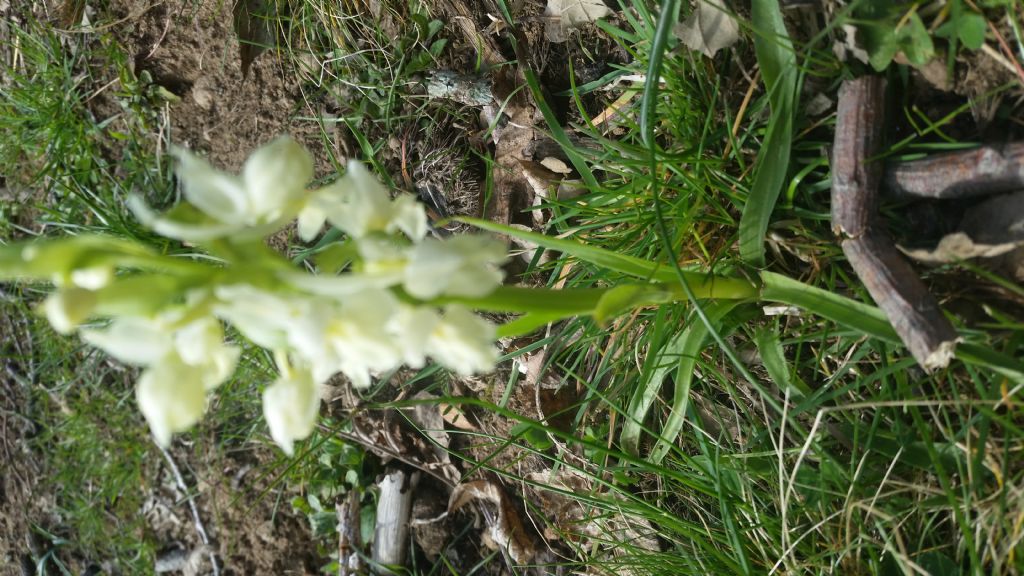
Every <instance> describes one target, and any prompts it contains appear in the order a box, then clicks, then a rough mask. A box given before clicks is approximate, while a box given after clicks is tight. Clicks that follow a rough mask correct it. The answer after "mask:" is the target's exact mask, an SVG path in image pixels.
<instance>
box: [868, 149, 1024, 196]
mask: <svg viewBox="0 0 1024 576" xmlns="http://www.w3.org/2000/svg"><path fill="white" fill-rule="evenodd" d="M883 185H884V187H885V190H886V192H889V193H891V194H895V195H900V196H918V197H922V198H968V197H972V196H983V195H989V194H1001V193H1003V192H1012V191H1014V190H1019V189H1021V188H1024V142H1015V143H1012V144H1007V145H1005V146H1002V147H997V146H983V147H981V148H975V149H973V150H960V151H957V152H949V153H945V154H935V155H933V156H929V157H927V158H924V159H922V160H912V161H909V162H895V163H890V164H888V165H887V166H886V167H885V176H884V179H883Z"/></svg>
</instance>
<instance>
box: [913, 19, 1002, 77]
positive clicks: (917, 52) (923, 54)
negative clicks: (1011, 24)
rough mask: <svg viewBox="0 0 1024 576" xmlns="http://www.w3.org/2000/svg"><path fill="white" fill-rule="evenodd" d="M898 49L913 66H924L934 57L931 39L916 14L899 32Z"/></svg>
mask: <svg viewBox="0 0 1024 576" xmlns="http://www.w3.org/2000/svg"><path fill="white" fill-rule="evenodd" d="M983 24H984V22H983ZM900 47H901V48H902V49H903V53H904V54H906V56H907V60H909V61H910V63H911V64H913V65H914V66H924V65H925V64H927V63H928V62H929V61H930V60H931V59H932V58H934V57H935V45H934V44H933V43H932V37H931V35H930V34H929V33H928V28H927V27H926V26H925V25H924V22H922V21H921V17H920V16H918V15H917V13H916V12H915V13H913V14H911V15H910V18H908V19H907V23H906V25H905V26H904V27H903V28H902V29H901V30H900Z"/></svg>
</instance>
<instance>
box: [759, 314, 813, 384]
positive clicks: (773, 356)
mask: <svg viewBox="0 0 1024 576" xmlns="http://www.w3.org/2000/svg"><path fill="white" fill-rule="evenodd" d="M754 342H755V343H757V351H758V352H759V353H760V354H761V363H762V364H764V369H765V370H767V371H768V376H769V377H771V379H772V380H773V381H774V382H775V385H776V386H778V387H779V389H780V390H787V389H788V390H789V391H790V394H791V395H792V396H794V397H796V398H801V397H803V396H807V395H810V393H811V390H810V388H808V386H807V384H805V383H803V382H801V381H800V380H799V379H795V380H794V379H793V378H792V377H790V373H789V366H787V364H786V356H785V354H784V351H783V349H782V342H781V341H780V340H779V335H778V334H777V333H776V332H775V331H774V330H773V329H772V328H771V327H770V326H762V327H760V328H759V329H758V330H757V332H756V333H755V334H754Z"/></svg>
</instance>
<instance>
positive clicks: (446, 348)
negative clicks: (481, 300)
mask: <svg viewBox="0 0 1024 576" xmlns="http://www.w3.org/2000/svg"><path fill="white" fill-rule="evenodd" d="M494 338H495V328H494V325H493V324H491V323H490V322H488V321H486V320H484V319H483V318H481V317H479V316H477V315H476V314H474V313H473V312H472V311H471V310H469V309H467V308H465V307H463V306H458V305H452V306H448V307H447V308H446V309H445V311H444V316H443V317H442V318H441V320H440V321H439V322H438V323H437V324H436V325H435V326H434V327H433V329H432V330H431V332H430V335H429V337H428V338H427V343H426V350H427V352H428V353H429V354H430V356H431V357H432V358H433V359H434V360H437V362H438V363H440V364H441V365H442V366H445V367H446V368H450V369H452V370H454V371H455V372H456V373H458V374H459V375H461V376H469V375H471V374H476V373H479V372H487V371H490V370H493V369H494V365H495V363H497V361H498V350H497V349H496V348H495V347H494V344H493V343H494Z"/></svg>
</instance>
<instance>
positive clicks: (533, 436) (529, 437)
mask: <svg viewBox="0 0 1024 576" xmlns="http://www.w3.org/2000/svg"><path fill="white" fill-rule="evenodd" d="M509 435H510V436H512V437H513V438H522V439H523V440H526V442H527V443H528V444H529V445H530V446H532V447H533V448H534V449H535V450H547V449H548V448H551V447H552V446H554V445H555V443H554V442H552V441H551V438H550V437H549V436H548V435H547V433H546V432H544V430H543V429H542V428H538V427H537V426H536V425H534V424H532V423H530V422H521V423H519V424H516V425H515V426H513V427H512V430H510V431H509Z"/></svg>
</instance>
